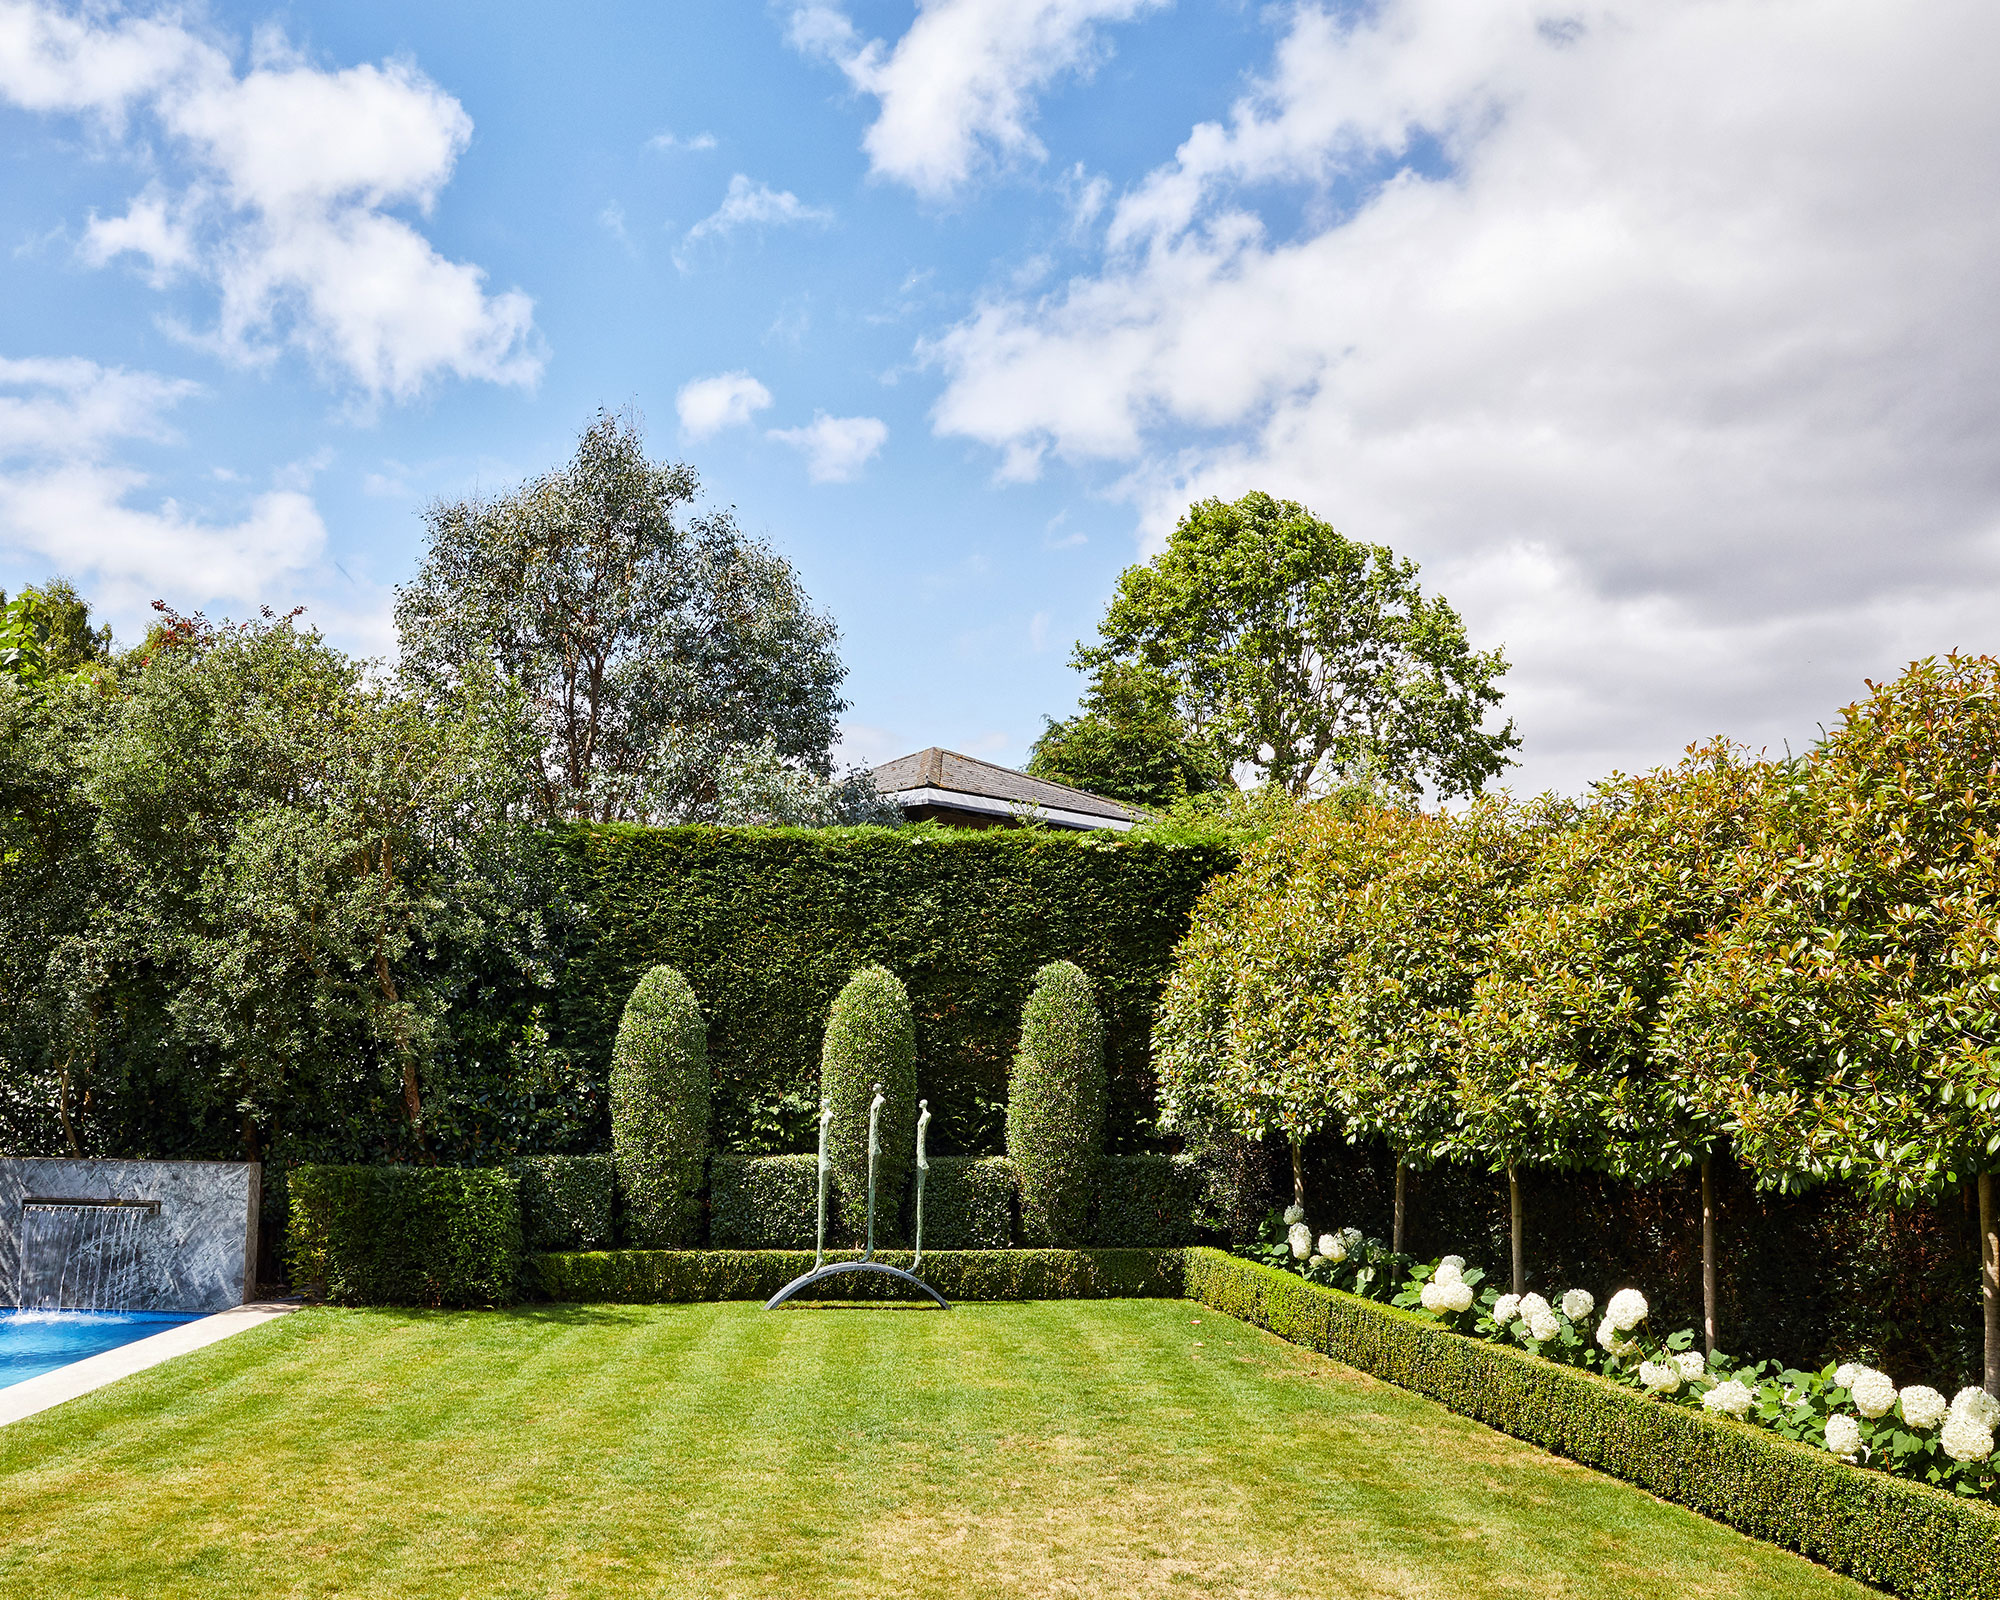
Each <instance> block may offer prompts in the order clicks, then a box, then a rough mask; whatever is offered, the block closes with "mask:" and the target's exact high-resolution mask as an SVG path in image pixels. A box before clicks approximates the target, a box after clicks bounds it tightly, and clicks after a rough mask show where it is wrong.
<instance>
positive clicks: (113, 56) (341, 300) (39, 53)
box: [0, 0, 541, 399]
mask: <svg viewBox="0 0 2000 1600" xmlns="http://www.w3.org/2000/svg"><path fill="white" fill-rule="evenodd" d="M0 98H4V99H6V100H11V101H12V102H14V103H15V104H16V105H19V106H22V107H24V108H26V109H29V110H35V111H43V112H51V113H71V114H83V115H89V116H93V117H95V118H96V119H98V120H100V121H101V122H102V123H103V124H104V125H105V126H106V127H107V128H109V129H110V130H112V132H113V133H114V134H121V135H122V133H123V130H124V129H125V127H126V125H127V123H128V121H129V120H130V119H131V118H133V117H134V116H136V115H138V114H139V113H141V112H147V113H150V114H151V116H152V118H153V119H154V121H155V122H156V123H157V126H158V130H159V133H160V135H161V136H162V140H163V143H164V145H165V146H166V148H167V149H168V150H170V151H171V152H172V155H173V157H174V158H176V159H177V160H178V161H179V162H180V163H182V164H183V165H184V167H185V172H184V175H183V181H181V182H180V183H178V184H177V185H170V184H165V183H160V182H155V183H153V184H151V185H149V186H148V187H147V188H146V189H145V190H144V191H142V192H141V193H140V194H139V195H138V196H136V197H135V198H134V199H133V201H132V203H131V205H130V207H129V208H128V209H127V210H126V212H125V213H124V214H123V215H122V216H116V217H97V216H93V217H92V218H91V220H90V224H89V228H88V230H87V232H86V233H85V236H84V240H83V247H82V248H83V255H84V258H85V259H86V260H88V261H91V262H93V263H96V264H100V265H101V264H103V263H105V262H108V261H110V260H113V259H115V258H118V257H122V256H136V257H137V258H138V259H140V260H141V261H143V262H144V263H145V264H146V267H147V270H148V274H149V276H150V277H151V279H152V280H153V281H154V282H155V283H156V284H159V285H162V286H164V285H165V284H166V283H167V282H169V281H171V280H173V279H176V278H191V279H194V280H196V281H199V282H202V283H205V284H207V285H210V286H211V287H212V288H213V289H214V290H215V292H216V294H217V296H218V305H217V311H216V319H215V325H214V328H213V330H212V331H210V332H208V333H205V334H202V335H200V336H198V337H199V339H200V342H204V343H207V344H210V345H212V346H213V347H215V348H217V349H218V350H220V351H222V352H223V353H225V354H226V355H228V356H230V357H232V358H234V359H237V360H241V361H260V360H267V359H269V358H271V357H272V356H274V355H275V354H276V353H277V351H278V350H279V349H280V348H282V347H284V346H286V345H290V346H293V347H295V348H298V349H300V350H302V351H304V352H305V353H306V354H307V355H309V356H310V357H311V358H313V359H314V360H315V361H317V362H318V363H320V364H321V365H322V366H323V367H325V368H326V369H328V370H330V371H333V372H336V373H339V374H341V375H343V376H344V377H345V378H347V379H348V380H350V381H352V382H353V383H355V384H357V385H358V386H359V387H360V388H361V389H362V390H364V391H365V392H366V393H367V394H368V395H369V396H370V397H374V398H379V397H384V396H386V397H391V398H396V399H405V398H408V397H410V396H412V395H414V394H416V393H417V392H419V391H420V390H421V389H422V388H423V387H424V386H425V385H426V384H427V383H428V382H430V381H431V380H432V379H433V378H435V377H437V376H439V375H441V374H444V373H452V374H456V375H457V376H459V377H463V378H474V379H484V380H487V381H491V382H496V383H507V384H524V385H525V384H531V383H533V382H534V380H535V378H536V377H537V376H538V375H539V373H540V370H541V357H540V356H539V354H538V353H536V351H535V350H534V349H532V348H531V345H532V335H533V306H532V302H531V301H530V300H529V299H528V297H527V296H526V295H524V294H522V293H520V292H519V291H509V292H507V293H503V294H497V295H496V294H489V293H488V292H487V290H486V287H485V278H486V275H485V273H484V271H482V270H481V269H480V268H479V267H476V266H473V265H471V264H469V263H465V262H454V261H448V260H446V259H445V258H444V257H443V256H441V255H439V254H438V252H437V251H436V250H435V249H433V248H432V247H431V245H430V243H429V241H428V240H426V239H425V238H424V236H423V235H422V234H421V233H420V232H419V231H418V230H417V229H416V228H415V227H414V226H412V225H411V223H410V222H408V221H406V220H405V219H404V218H402V217H400V216H396V215H392V214H390V212H391V208H397V207H401V208H407V209H410V210H414V211H416V212H417V213H419V214H427V213H428V212H429V211H430V209H431V208H432V206H433V205H434V203H435V202H436V200H437V197H438V194H439V192H440V191H441V190H442V188H443V187H444V185H445V183H446V182H447V181H449V179H450V177H451V173H452V169H453V167H454V166H455V165H456V164H457V160H458V157H459V155H460V154H461V153H462V152H463V150H464V149H465V147H466V144H467V143H468V142H469V140H470V139H471V136H472V121H471V118H469V117H468V116H467V115H466V113H465V110H464V108H463V107H462V106H460V105H459V103H458V101H457V100H455V99H453V98H452V97H451V96H450V95H448V94H446V93H445V92H444V91H443V90H442V89H440V88H439V87H438V86H437V85H436V84H435V83H433V82H431V80H430V79H428V78H427V77H425V76H424V75H423V73H421V72H420V71H418V70H417V68H416V67H415V66H413V65H411V64H410V63H408V62H401V61H391V62H388V63H385V64H384V65H382V66H379V67H377V66H372V65H362V66H357V67H349V68H346V69H343V70H340V71H323V70H320V69H317V68H314V67H312V66H309V65H306V64H304V63H302V62H300V61H299V60H297V59H295V58H294V57H292V56H290V55H289V54H287V53H286V51H285V50H284V47H283V45H282V41H281V40H278V39H277V38H275V36H272V37H266V38H263V39H260V41H259V46H258V50H257V52H256V55H255V59H254V60H253V63H252V65H251V66H250V68H249V70H247V71H245V72H243V73H241V74H239V73H238V72H237V70H236V68H235V67H234V66H233V65H232V63H231V61H230V59H229V57H228V56H227V55H226V54H225V53H224V51H223V50H222V49H221V48H219V47H218V46H216V45H215V44H212V43H210V42H208V41H207V40H206V39H205V38H203V37H202V36H200V35H199V34H197V33H196V32H195V31H193V29H192V28H191V27H190V26H189V25H188V24H186V23H185V22H183V21H181V20H179V19H178V17H177V15H176V14H174V13H171V12H162V13H161V14H160V15H158V16H156V17H115V16H112V15H110V14H109V13H106V12H102V11H99V10H97V9H95V8H91V9H87V10H85V11H83V12H81V13H78V14H76V15H71V14H68V13H66V12H63V11H60V10H58V9H57V8H55V7H54V6H52V5H49V4H46V3H43V0H0ZM134 154H135V156H138V157H140V158H142V159H148V160H150V159H151V157H150V155H149V154H148V146H146V145H140V144H135V146H134Z"/></svg>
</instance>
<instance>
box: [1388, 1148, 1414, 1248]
mask: <svg viewBox="0 0 2000 1600" xmlns="http://www.w3.org/2000/svg"><path fill="white" fill-rule="evenodd" d="M1409 1170H1410V1169H1409V1168H1408V1167H1407V1166H1405V1165H1404V1163H1403V1158H1402V1157H1401V1156H1398V1157H1397V1158H1396V1223H1395V1228H1394V1230H1393V1231H1392V1232H1391V1233H1390V1235H1389V1248H1390V1249H1391V1250H1393V1251H1394V1252H1395V1253H1396V1254H1397V1255H1401V1254H1402V1253H1403V1179H1404V1177H1405V1176H1407V1175H1408V1173H1409Z"/></svg>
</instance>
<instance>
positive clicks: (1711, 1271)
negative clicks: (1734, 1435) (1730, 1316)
mask: <svg viewBox="0 0 2000 1600" xmlns="http://www.w3.org/2000/svg"><path fill="white" fill-rule="evenodd" d="M1710 1164H1711V1158H1710V1157H1708V1156H1703V1157H1702V1158H1701V1338H1702V1348H1703V1349H1705V1350H1706V1351H1707V1352H1708V1354H1710V1355H1714V1354H1715V1185H1714V1183H1713V1181H1712V1180H1711V1178H1710V1174H1709V1166H1710Z"/></svg>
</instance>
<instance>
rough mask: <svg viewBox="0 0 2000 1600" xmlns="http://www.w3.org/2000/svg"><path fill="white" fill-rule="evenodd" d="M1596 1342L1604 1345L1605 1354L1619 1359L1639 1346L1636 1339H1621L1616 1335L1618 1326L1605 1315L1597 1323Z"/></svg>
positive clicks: (1622, 1358)
mask: <svg viewBox="0 0 2000 1600" xmlns="http://www.w3.org/2000/svg"><path fill="white" fill-rule="evenodd" d="M1597 1342H1598V1343H1599V1344H1601V1345H1602V1346H1603V1347H1604V1350H1605V1353H1606V1354H1607V1355H1610V1356H1612V1357H1613V1358H1614V1359H1616V1360H1619V1361H1622V1360H1624V1359H1625V1357H1627V1356H1629V1355H1630V1354H1631V1353H1632V1352H1633V1351H1634V1350H1636V1349H1638V1348H1639V1341H1638V1340H1637V1339H1621V1338H1619V1337H1618V1326H1617V1324H1616V1323H1614V1322H1613V1321H1612V1320H1611V1319H1610V1318H1609V1317H1606V1318H1605V1319H1604V1320H1603V1321H1602V1322H1600V1323H1599V1324H1598V1325H1597Z"/></svg>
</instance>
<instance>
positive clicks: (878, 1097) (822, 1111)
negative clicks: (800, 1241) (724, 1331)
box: [764, 1083, 951, 1311]
mask: <svg viewBox="0 0 2000 1600" xmlns="http://www.w3.org/2000/svg"><path fill="white" fill-rule="evenodd" d="M888 1103H889V1102H888V1100H887V1099H886V1098H885V1097H884V1096H883V1093H882V1085H881V1084H879V1083H878V1084H876V1085H875V1098H874V1099H873V1100H872V1101H870V1102H869V1105H868V1236H867V1245H866V1248H865V1249H864V1250H863V1251H862V1254H861V1259H860V1260H859V1261H834V1262H829V1261H828V1260H827V1259H826V1190H827V1175H828V1173H829V1172H830V1171H831V1163H830V1162H829V1160H828V1157H827V1148H826V1135H827V1127H828V1125H829V1124H831V1123H832V1121H833V1102H832V1101H831V1100H829V1099H824V1098H822V1099H821V1101H820V1103H819V1218H818V1235H817V1240H816V1247H815V1249H814V1252H813V1265H812V1270H811V1271H810V1272H806V1273H802V1274H801V1275H800V1276H798V1277H796V1278H794V1279H793V1280H792V1281H791V1282H790V1283H788V1284H786V1285H785V1286H784V1288H782V1289H780V1290H779V1291H778V1292H777V1293H776V1294H774V1295H772V1296H771V1298H770V1299H769V1300H767V1301H765V1302H764V1309H765V1310H766V1311H775V1310H776V1309H777V1308H778V1307H779V1306H781V1305H783V1304H784V1303H785V1302H786V1301H787V1300H789V1299H791V1297H792V1296H793V1295H795V1294H797V1293H798V1292H799V1291H800V1290H801V1289H803V1288H805V1287H806V1286H807V1285H808V1284H812V1283H818V1282H820V1281H821V1280H822V1279H825V1278H832V1277H836V1276H838V1275H839V1274H841V1273H843V1272H875V1273H880V1274H881V1275H882V1276H883V1277H885V1278H895V1279H897V1280H898V1281H900V1282H903V1283H907V1284H909V1285H911V1286H912V1287H913V1288H917V1289H921V1290H923V1292H924V1293H925V1294H927V1295H929V1296H930V1297H931V1298H932V1299H933V1300H935V1301H936V1302H937V1303H938V1304H939V1305H940V1306H942V1307H944V1309H945V1310H947V1311H949V1310H950V1309H951V1305H950V1302H948V1301H947V1300H946V1299H945V1297H944V1296H943V1295H941V1294H939V1293H938V1292H937V1290H935V1289H933V1288H932V1287H931V1286H930V1285H929V1284H927V1283H925V1282H924V1280H923V1279H921V1278H919V1277H918V1276H917V1275H916V1273H915V1271H914V1269H915V1267H916V1266H917V1264H918V1263H919V1262H920V1261H922V1260H923V1258H924V1175H925V1174H926V1173H927V1172H929V1171H930V1160H929V1158H928V1157H927V1156H926V1155H925V1154H924V1132H925V1130H926V1128H928V1126H929V1125H930V1120H931V1111H930V1102H929V1101H928V1100H919V1101H918V1102H917V1109H918V1111H919V1112H920V1113H921V1115H919V1116H918V1118H917V1227H916V1241H915V1242H916V1252H915V1254H914V1256H913V1257H912V1259H911V1261H910V1266H911V1268H912V1269H913V1270H911V1271H909V1272H905V1271H904V1270H903V1269H902V1268H901V1267H892V1266H890V1265H889V1264H888V1262H886V1261H877V1260H876V1259H875V1162H876V1160H877V1158H878V1157H879V1156H880V1155H881V1154H882V1137H881V1122H882V1108H883V1107H884V1106H885V1105H887V1104H888Z"/></svg>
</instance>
